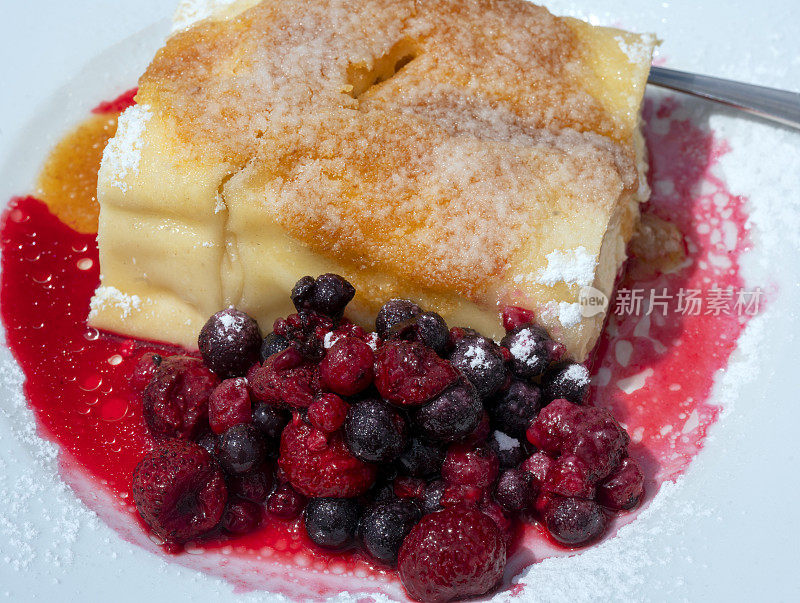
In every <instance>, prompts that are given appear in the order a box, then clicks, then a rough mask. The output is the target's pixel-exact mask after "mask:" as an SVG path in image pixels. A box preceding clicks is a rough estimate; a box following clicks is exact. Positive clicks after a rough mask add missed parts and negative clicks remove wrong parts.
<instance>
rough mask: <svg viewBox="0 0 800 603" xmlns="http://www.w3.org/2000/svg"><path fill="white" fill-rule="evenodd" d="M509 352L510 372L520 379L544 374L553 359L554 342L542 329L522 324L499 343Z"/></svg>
mask: <svg viewBox="0 0 800 603" xmlns="http://www.w3.org/2000/svg"><path fill="white" fill-rule="evenodd" d="M500 345H502V346H503V347H504V348H506V349H508V351H509V352H511V363H510V364H511V370H512V371H513V372H514V374H515V375H517V376H518V377H520V378H521V379H531V378H533V377H538V376H539V375H541V374H542V373H544V371H545V369H547V367H548V366H549V365H550V361H551V360H552V359H553V358H552V357H553V350H554V347H555V346H556V344H555V342H553V340H552V339H550V336H549V335H548V334H547V331H545V330H544V329H543V328H542V327H540V326H538V325H534V324H524V325H520V326H518V327H517V328H515V329H513V330H512V331H510V332H509V333H508V334H507V335H506V336H505V337H503V340H502V341H501V342H500Z"/></svg>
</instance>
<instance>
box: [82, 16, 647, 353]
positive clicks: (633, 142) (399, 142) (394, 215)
mask: <svg viewBox="0 0 800 603" xmlns="http://www.w3.org/2000/svg"><path fill="white" fill-rule="evenodd" d="M188 4H192V6H188ZM195 4H197V3H196V2H195V3H185V5H184V6H183V7H182V8H181V9H180V10H179V13H178V16H179V21H180V24H181V27H185V28H186V29H183V30H181V31H179V32H178V33H176V34H174V35H173V36H172V37H171V38H170V39H169V40H168V42H167V44H166V46H165V47H164V48H162V49H161V50H160V51H159V52H158V54H157V55H156V57H155V59H154V60H153V62H152V63H151V65H150V67H149V68H148V70H147V72H146V73H145V74H144V76H142V78H141V80H140V83H139V84H140V87H139V93H138V95H137V97H136V100H137V103H138V104H137V105H136V106H135V107H132V108H131V109H129V110H128V111H126V112H125V113H124V114H123V115H122V116H121V118H120V121H119V130H118V133H117V136H116V137H115V138H114V139H113V140H112V141H111V142H110V143H109V146H108V147H107V149H106V151H105V154H104V158H103V164H102V167H101V170H100V177H99V182H98V200H99V202H100V206H101V210H100V222H99V233H98V242H99V247H100V265H101V272H102V283H101V288H100V289H98V293H97V294H96V295H95V298H94V299H93V301H92V312H91V315H90V321H91V323H92V324H93V325H95V326H97V327H100V328H104V329H108V330H111V331H115V332H120V333H125V334H129V335H134V336H138V337H144V338H149V339H157V340H165V341H170V342H175V343H179V344H181V345H184V346H187V347H194V346H195V345H196V339H197V334H198V332H199V330H200V328H201V327H202V325H203V323H204V322H205V320H206V319H207V318H208V316H209V315H211V314H212V313H214V312H215V311H217V310H219V309H220V308H222V307H225V306H227V305H235V306H236V307H238V308H240V309H242V310H244V311H246V312H248V313H250V314H252V315H253V316H254V317H256V318H257V319H258V321H259V323H260V324H261V326H262V327H263V328H264V329H265V330H269V328H270V326H271V324H272V321H273V320H274V319H275V318H276V317H278V316H281V315H286V314H288V313H290V312H291V311H292V309H291V304H290V302H289V299H288V291H289V289H290V288H291V286H292V285H293V284H294V282H295V281H296V280H297V279H298V278H299V277H300V276H303V275H305V274H311V275H314V276H316V275H318V274H321V273H323V272H337V273H339V274H342V275H343V276H345V277H347V278H348V279H349V280H351V281H352V282H353V284H354V285H355V287H356V289H357V290H358V294H357V296H356V299H355V300H354V302H353V304H352V308H351V310H350V315H351V317H352V318H354V319H355V320H357V321H363V322H366V321H368V320H369V317H370V316H374V313H375V312H376V311H377V309H378V307H379V306H380V304H381V303H382V302H383V301H385V300H386V299H388V298H391V297H408V298H412V299H415V300H417V301H418V302H420V303H421V304H422V305H424V306H425V307H427V308H429V309H431V310H435V311H438V312H439V313H441V314H442V315H443V316H444V317H445V319H446V320H447V321H448V323H449V324H451V325H465V326H471V327H474V328H477V329H478V330H480V331H482V332H485V333H486V334H488V335H492V336H494V337H499V336H501V333H502V328H501V325H500V318H499V315H500V311H501V309H502V308H503V307H504V306H507V305H512V306H522V307H526V308H529V309H532V310H534V311H536V313H537V316H538V319H539V320H540V322H541V323H542V324H543V325H545V326H546V327H547V328H548V330H549V331H550V333H551V335H553V336H554V337H556V338H557V339H559V340H561V341H563V342H564V343H565V344H566V345H567V348H568V350H569V352H570V353H571V355H572V356H574V357H575V358H577V359H579V360H582V359H583V358H585V356H586V354H587V353H588V351H589V350H590V349H591V348H592V346H593V345H594V342H595V341H596V339H597V337H598V335H599V332H600V329H601V327H602V322H603V314H597V315H594V316H590V317H584V316H583V315H582V313H581V311H580V310H581V308H580V306H579V305H578V297H579V292H580V290H581V288H583V287H586V286H593V287H595V288H597V289H599V290H600V291H602V292H604V293H606V294H610V293H611V289H612V287H613V283H614V279H615V276H616V274H617V272H618V271H619V269H620V267H621V265H622V263H623V262H624V260H625V247H626V245H627V242H628V241H629V240H630V237H631V235H632V234H633V231H634V229H635V227H636V222H637V220H638V203H639V202H641V201H643V200H644V199H645V198H646V196H647V187H646V184H645V183H644V169H645V167H644V166H646V161H645V158H644V146H643V144H642V141H641V136H640V134H639V132H638V115H639V107H640V104H641V100H642V95H643V93H644V87H645V83H646V79H647V73H648V69H649V64H650V59H651V53H652V49H653V44H654V39H653V38H652V37H651V36H638V35H634V34H630V33H627V32H623V31H620V30H616V29H609V28H600V27H591V26H589V25H587V24H585V23H583V22H581V21H577V20H574V19H567V18H557V17H554V16H552V15H550V13H548V12H547V11H546V10H545V9H543V8H540V7H537V6H534V5H532V4H529V3H526V2H524V1H522V0H428V1H426V2H424V3H420V2H414V1H413V0H407V1H406V0H349V1H348V0H340V1H335V0H280V1H278V0H267V1H265V2H261V3H254V2H253V1H251V0H244V1H241V2H234V3H230V2H222V3H219V7H218V10H217V12H214V6H215V5H214V3H210V2H206V3H203V6H202V7H201V8H202V10H201V9H200V8H197V6H194V5H195ZM202 17H206V18H204V19H203V20H201V21H200V22H197V23H194V24H192V19H193V18H202Z"/></svg>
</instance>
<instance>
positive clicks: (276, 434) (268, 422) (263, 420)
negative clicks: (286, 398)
mask: <svg viewBox="0 0 800 603" xmlns="http://www.w3.org/2000/svg"><path fill="white" fill-rule="evenodd" d="M290 419H291V417H290V416H289V413H288V412H287V411H285V410H283V409H280V408H277V407H275V406H273V405H272V404H264V403H263V402H262V403H260V404H258V405H257V406H256V407H255V408H254V409H253V425H255V426H256V427H258V428H259V429H260V430H261V433H263V434H264V435H265V436H267V437H268V438H269V439H270V440H272V441H273V442H277V441H278V440H280V437H281V433H283V428H284V427H286V425H287V423H289V420H290Z"/></svg>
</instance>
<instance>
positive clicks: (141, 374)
mask: <svg viewBox="0 0 800 603" xmlns="http://www.w3.org/2000/svg"><path fill="white" fill-rule="evenodd" d="M162 360H163V358H162V357H161V356H160V355H159V354H154V353H153V352H145V353H144V354H142V355H141V356H140V357H139V360H138V361H137V362H136V366H135V367H134V368H133V373H131V376H130V379H129V381H130V385H131V389H132V390H133V391H134V392H135V393H137V394H141V393H142V392H143V391H144V388H145V387H147V384H148V383H150V381H151V380H152V378H153V375H155V372H156V369H157V368H158V365H159V364H161V361H162Z"/></svg>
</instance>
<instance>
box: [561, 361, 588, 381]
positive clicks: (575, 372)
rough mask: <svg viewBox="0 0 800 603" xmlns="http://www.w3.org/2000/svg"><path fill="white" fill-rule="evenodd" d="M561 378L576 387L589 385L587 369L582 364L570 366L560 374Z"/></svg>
mask: <svg viewBox="0 0 800 603" xmlns="http://www.w3.org/2000/svg"><path fill="white" fill-rule="evenodd" d="M562 378H563V379H566V380H568V381H573V382H574V383H575V384H576V385H587V384H588V383H589V369H587V368H586V367H585V366H583V365H582V364H571V365H569V367H568V368H567V370H566V371H564V373H563V374H562Z"/></svg>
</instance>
